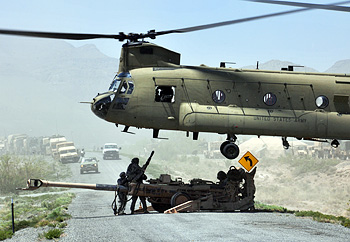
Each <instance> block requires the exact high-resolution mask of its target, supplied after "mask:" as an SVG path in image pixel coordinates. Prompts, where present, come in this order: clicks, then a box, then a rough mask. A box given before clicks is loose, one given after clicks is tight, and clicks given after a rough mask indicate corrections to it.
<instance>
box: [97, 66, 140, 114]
mask: <svg viewBox="0 0 350 242" xmlns="http://www.w3.org/2000/svg"><path fill="white" fill-rule="evenodd" d="M133 91H134V82H133V81H132V80H131V75H130V73H128V72H122V73H119V74H117V75H116V76H115V77H114V79H113V81H112V83H111V84H110V86H109V89H108V91H107V92H105V93H102V94H98V95H97V96H96V97H95V98H94V102H93V104H92V105H91V110H92V111H93V112H94V113H95V114H96V115H97V116H98V117H100V118H102V119H105V118H106V116H107V113H108V110H109V108H110V106H111V103H112V102H113V100H114V98H115V95H116V94H118V95H117V98H116V100H115V103H114V104H113V107H112V108H113V109H122V110H124V109H125V107H126V105H127V104H128V102H129V97H128V95H130V94H132V93H133Z"/></svg>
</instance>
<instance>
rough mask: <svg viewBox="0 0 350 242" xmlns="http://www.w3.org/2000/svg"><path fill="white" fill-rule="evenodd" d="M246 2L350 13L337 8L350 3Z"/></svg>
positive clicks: (348, 8) (347, 10) (343, 8)
mask: <svg viewBox="0 0 350 242" xmlns="http://www.w3.org/2000/svg"><path fill="white" fill-rule="evenodd" d="M246 1H249V2H259V3H269V4H278V5H288V6H294V7H303V8H314V9H324V10H334V11H342V12H350V7H344V6H337V5H340V4H347V3H350V1H344V2H338V3H332V4H314V3H300V2H288V1H274V0H246Z"/></svg>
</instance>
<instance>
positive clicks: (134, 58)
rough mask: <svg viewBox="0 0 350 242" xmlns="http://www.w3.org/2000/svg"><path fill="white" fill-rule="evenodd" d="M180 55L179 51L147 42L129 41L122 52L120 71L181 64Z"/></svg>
mask: <svg viewBox="0 0 350 242" xmlns="http://www.w3.org/2000/svg"><path fill="white" fill-rule="evenodd" d="M180 56H181V55H180V54H179V53H176V52H174V51H171V50H168V49H166V48H164V47H161V46H158V45H155V44H151V43H147V42H131V43H127V44H125V45H123V48H122V51H121V54H120V59H119V61H120V63H119V73H120V72H127V71H129V70H132V69H136V68H142V67H168V66H174V65H180Z"/></svg>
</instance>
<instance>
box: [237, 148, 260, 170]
mask: <svg viewBox="0 0 350 242" xmlns="http://www.w3.org/2000/svg"><path fill="white" fill-rule="evenodd" d="M238 162H239V163H240V164H241V165H242V166H243V167H244V168H245V169H246V170H247V171H248V172H249V171H250V170H251V169H252V168H253V167H254V166H255V165H256V164H257V163H258V162H259V161H258V159H257V158H255V157H254V156H253V155H252V154H251V153H250V152H249V151H247V153H245V154H244V156H242V158H241V159H240V160H239V161H238Z"/></svg>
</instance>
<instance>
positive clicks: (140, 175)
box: [126, 158, 148, 214]
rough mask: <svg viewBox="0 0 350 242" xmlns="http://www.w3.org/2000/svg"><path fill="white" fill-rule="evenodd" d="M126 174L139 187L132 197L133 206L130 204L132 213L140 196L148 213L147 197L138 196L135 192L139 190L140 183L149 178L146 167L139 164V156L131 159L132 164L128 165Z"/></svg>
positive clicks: (145, 211)
mask: <svg viewBox="0 0 350 242" xmlns="http://www.w3.org/2000/svg"><path fill="white" fill-rule="evenodd" d="M126 175H127V179H128V181H134V182H137V187H136V189H135V192H134V194H133V195H132V198H131V199H132V202H131V206H130V211H131V214H134V210H135V204H136V201H137V198H138V197H139V198H140V200H141V203H142V207H143V212H144V213H148V211H147V205H146V198H145V197H142V196H137V195H136V194H135V193H137V190H138V188H139V186H140V184H141V183H142V181H143V180H146V179H147V176H146V175H145V174H144V169H142V168H141V167H140V166H139V158H133V159H132V160H131V164H130V165H129V166H128V169H127V171H126Z"/></svg>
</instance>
